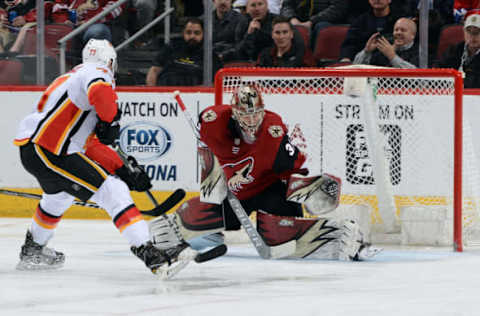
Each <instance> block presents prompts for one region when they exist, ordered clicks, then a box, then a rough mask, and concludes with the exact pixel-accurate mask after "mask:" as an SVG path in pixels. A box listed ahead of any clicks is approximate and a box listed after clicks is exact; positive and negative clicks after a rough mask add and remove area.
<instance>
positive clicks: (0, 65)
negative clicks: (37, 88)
mask: <svg viewBox="0 0 480 316" xmlns="http://www.w3.org/2000/svg"><path fill="white" fill-rule="evenodd" d="M22 72H23V63H22V62H21V61H19V60H15V59H1V60H0V85H9V84H12V85H18V84H22Z"/></svg>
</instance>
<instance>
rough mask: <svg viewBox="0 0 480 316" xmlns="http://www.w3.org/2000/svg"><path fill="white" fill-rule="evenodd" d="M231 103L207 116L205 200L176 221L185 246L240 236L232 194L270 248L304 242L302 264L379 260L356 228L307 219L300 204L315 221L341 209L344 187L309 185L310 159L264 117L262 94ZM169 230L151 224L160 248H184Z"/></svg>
mask: <svg viewBox="0 0 480 316" xmlns="http://www.w3.org/2000/svg"><path fill="white" fill-rule="evenodd" d="M231 103H232V104H231V105H216V106H211V107H208V108H207V109H205V110H204V111H203V112H202V113H201V114H200V122H199V124H200V138H201V141H202V142H203V143H204V144H205V145H206V146H208V149H207V148H200V149H199V150H200V156H201V163H202V185H201V189H200V191H201V197H196V198H193V199H190V200H189V201H187V202H185V203H184V204H182V205H181V206H180V208H179V210H178V211H177V212H176V213H175V214H172V215H169V216H171V217H172V218H173V219H174V220H175V221H176V222H177V224H178V226H179V229H180V231H181V233H182V234H183V236H184V238H185V239H187V240H189V242H190V243H191V244H192V245H193V246H194V245H195V244H196V242H197V241H198V238H197V239H195V237H198V236H207V237H206V238H205V239H207V240H209V241H213V242H216V241H218V242H223V240H222V235H221V234H218V233H219V232H221V231H223V230H238V229H240V222H239V221H238V219H237V217H236V215H235V213H234V212H233V210H232V208H231V206H230V204H229V202H228V200H227V199H226V198H225V195H226V189H227V188H228V190H230V191H231V192H233V193H234V194H235V195H236V196H237V198H238V199H239V200H240V202H241V204H242V206H243V208H244V209H245V211H246V212H247V214H250V213H251V212H253V211H258V212H257V229H258V231H259V232H260V234H261V235H262V237H263V238H264V240H265V242H266V243H267V244H268V245H270V246H276V245H279V244H282V243H285V242H288V241H290V240H296V250H295V253H294V254H293V256H294V257H306V256H308V255H312V254H314V253H315V254H316V255H317V257H321V258H332V259H343V260H362V259H365V258H367V257H370V256H373V255H374V254H376V252H378V248H374V247H371V246H370V245H369V244H367V243H365V242H363V236H362V233H361V232H360V229H359V226H358V225H357V224H356V223H355V222H354V221H351V220H346V221H343V222H335V221H332V220H327V219H324V218H302V215H303V211H302V205H301V204H300V203H303V204H304V205H305V206H306V209H307V211H309V212H310V213H312V214H314V215H320V214H323V213H326V212H329V211H331V210H333V209H335V208H336V207H337V206H338V198H339V194H340V179H338V178H336V177H334V176H331V175H327V174H324V175H321V176H316V177H308V178H307V177H304V176H305V175H306V174H307V173H308V170H307V169H305V168H302V167H303V165H304V163H305V161H306V157H305V155H304V154H303V153H302V152H301V151H300V150H299V149H298V148H297V147H296V146H294V145H293V144H292V143H291V142H290V140H289V137H288V133H287V132H288V131H287V128H286V126H285V124H284V123H283V122H282V119H281V117H280V116H279V115H278V114H276V113H274V112H271V111H268V110H265V109H264V103H263V100H262V96H261V93H260V91H259V89H258V88H257V87H255V86H253V85H243V86H241V87H240V88H238V89H237V90H236V91H235V93H234V95H233V98H232V102H231ZM222 169H223V173H222ZM223 174H224V176H223ZM294 174H295V175H294ZM289 180H290V181H289ZM287 181H289V182H288V185H287ZM225 186H226V188H225ZM164 226H165V225H164V219H162V218H157V219H155V220H153V221H151V223H150V228H151V233H152V234H153V235H154V236H155V240H156V243H157V245H158V244H159V243H163V244H164V245H165V247H171V246H173V245H175V244H178V243H179V240H178V239H177V238H176V237H175V236H174V234H172V233H170V232H168V231H163V230H162V227H164Z"/></svg>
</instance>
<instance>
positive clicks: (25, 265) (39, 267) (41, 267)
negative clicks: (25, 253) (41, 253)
mask: <svg viewBox="0 0 480 316" xmlns="http://www.w3.org/2000/svg"><path fill="white" fill-rule="evenodd" d="M62 267H63V262H62V263H56V264H38V263H33V262H25V261H20V262H19V263H18V264H17V266H16V267H15V268H16V269H17V270H19V271H45V270H57V269H60V268H62Z"/></svg>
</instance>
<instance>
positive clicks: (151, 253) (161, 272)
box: [131, 241, 197, 280]
mask: <svg viewBox="0 0 480 316" xmlns="http://www.w3.org/2000/svg"><path fill="white" fill-rule="evenodd" d="M131 250H132V252H133V254H135V255H136V256H137V257H138V258H140V260H142V261H143V262H144V263H145V265H146V266H147V268H149V269H150V270H151V271H152V273H153V274H155V275H158V276H159V277H160V279H162V280H168V279H170V278H172V277H173V276H174V275H175V274H177V273H178V272H180V271H181V270H182V269H183V268H185V266H186V265H187V264H188V263H189V262H190V261H192V260H194V259H195V256H196V255H197V252H196V251H195V250H193V249H191V248H190V247H189V246H188V244H187V243H181V244H179V245H178V246H175V247H171V248H168V249H164V250H162V249H158V248H156V247H155V246H154V245H153V244H152V242H150V241H149V242H147V243H146V244H145V245H141V246H139V247H133V246H132V247H131Z"/></svg>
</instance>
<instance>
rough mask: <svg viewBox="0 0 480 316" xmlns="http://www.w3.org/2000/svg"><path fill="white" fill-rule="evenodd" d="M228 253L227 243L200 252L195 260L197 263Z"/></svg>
mask: <svg viewBox="0 0 480 316" xmlns="http://www.w3.org/2000/svg"><path fill="white" fill-rule="evenodd" d="M226 253H227V246H226V245H225V244H222V245H219V246H217V247H215V248H212V249H210V250H208V251H205V252H202V253H199V254H198V255H197V256H196V257H195V259H194V260H195V262H196V263H202V262H205V261H209V260H212V259H215V258H218V257H220V256H223V255H224V254H226Z"/></svg>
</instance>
